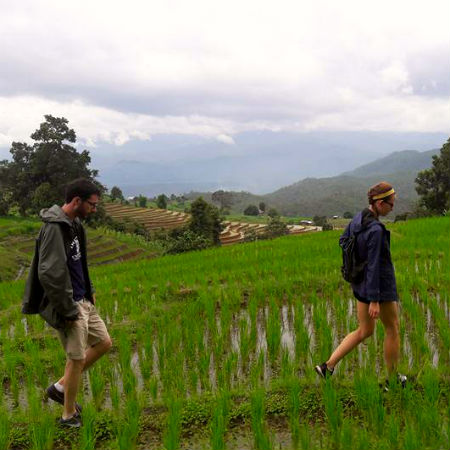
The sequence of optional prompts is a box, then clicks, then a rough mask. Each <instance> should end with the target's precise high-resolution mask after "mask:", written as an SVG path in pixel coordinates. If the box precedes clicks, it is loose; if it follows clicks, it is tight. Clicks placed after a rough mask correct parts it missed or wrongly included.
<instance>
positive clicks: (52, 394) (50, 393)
mask: <svg viewBox="0 0 450 450" xmlns="http://www.w3.org/2000/svg"><path fill="white" fill-rule="evenodd" d="M45 397H46V398H49V399H50V400H53V401H54V402H56V403H59V404H60V405H64V392H59V391H58V389H56V387H55V385H54V384H52V385H51V386H49V387H48V388H47V389H46V391H45ZM75 410H76V411H77V413H78V414H81V411H82V410H83V408H82V407H81V405H79V404H78V403H77V402H75Z"/></svg>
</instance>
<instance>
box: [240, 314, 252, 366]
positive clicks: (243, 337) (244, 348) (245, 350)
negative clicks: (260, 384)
mask: <svg viewBox="0 0 450 450" xmlns="http://www.w3.org/2000/svg"><path fill="white" fill-rule="evenodd" d="M239 336H240V353H241V361H242V370H243V372H244V373H245V372H246V371H247V369H248V365H249V362H250V361H249V359H250V334H249V330H248V323H247V319H246V318H245V317H241V319H240V321H239Z"/></svg>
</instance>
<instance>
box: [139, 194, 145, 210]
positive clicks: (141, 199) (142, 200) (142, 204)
mask: <svg viewBox="0 0 450 450" xmlns="http://www.w3.org/2000/svg"><path fill="white" fill-rule="evenodd" d="M137 202H138V205H139V207H140V208H146V207H147V197H146V196H145V195H141V194H139V197H138V198H137Z"/></svg>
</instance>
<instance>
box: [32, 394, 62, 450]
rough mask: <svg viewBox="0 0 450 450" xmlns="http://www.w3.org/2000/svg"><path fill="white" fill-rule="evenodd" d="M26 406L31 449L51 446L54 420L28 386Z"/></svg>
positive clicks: (39, 449) (49, 447) (44, 449)
mask: <svg viewBox="0 0 450 450" xmlns="http://www.w3.org/2000/svg"><path fill="white" fill-rule="evenodd" d="M27 393H28V406H29V418H30V422H31V424H30V437H31V445H32V449H33V450H47V449H52V448H53V441H54V431H55V421H54V418H53V417H52V415H51V414H49V413H48V412H47V411H46V410H45V409H43V408H42V402H41V398H40V396H39V395H38V393H37V390H36V389H35V388H34V386H33V387H32V388H29V389H28V390H27Z"/></svg>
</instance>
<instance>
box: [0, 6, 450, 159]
mask: <svg viewBox="0 0 450 450" xmlns="http://www.w3.org/2000/svg"><path fill="white" fill-rule="evenodd" d="M0 3H1V11H2V13H1V15H0V34H1V46H0V148H3V149H7V148H8V147H9V146H10V144H11V142H12V141H14V140H16V141H17V140H28V138H29V135H30V134H31V132H32V131H33V130H34V129H36V128H37V126H38V124H39V123H40V122H42V121H43V115H44V114H48V113H51V114H53V115H55V116H60V115H62V116H65V117H67V118H68V119H69V121H70V125H71V126H72V127H73V128H74V129H75V130H76V131H77V135H78V139H79V141H80V143H81V144H82V145H85V146H88V147H89V148H92V149H95V148H97V147H101V146H102V145H105V144H107V145H113V146H115V147H118V148H122V149H124V151H126V148H127V144H128V143H130V142H133V141H134V142H136V141H147V140H151V139H152V138H154V137H155V136H156V135H191V136H200V137H203V138H207V139H211V140H213V141H215V142H220V143H223V144H227V145H229V146H230V148H231V147H232V146H233V145H234V143H235V138H236V136H237V135H239V134H240V133H243V132H249V131H267V130H271V131H275V132H278V131H284V132H298V133H305V132H310V131H314V132H317V131H322V130H323V131H327V130H328V131H356V130H359V131H361V130H367V131H372V132H373V131H395V132H409V131H414V132H424V133H428V132H444V133H447V132H448V131H449V128H450V127H449V124H450V106H449V94H450V62H449V54H450V53H449V50H450V42H449V33H448V18H449V17H450V3H449V2H448V0H430V1H427V2H419V1H417V0H415V1H411V0H396V1H391V0H379V1H377V2H373V1H371V2H368V1H361V0H348V1H344V2H337V1H334V0H315V1H314V2H312V1H308V2H307V1H301V0H293V1H284V0H279V1H274V0H271V1H264V0H257V1H256V0H255V1H254V0H239V1H237V0H236V1H235V0H227V1H221V2H218V1H214V0H190V1H186V0H164V1H156V0H145V1H136V0H131V1H130V0H128V1H127V2H124V1H114V0H108V1H103V0H95V1H83V0H81V1H77V2H74V1H72V2H64V1H41V0H31V1H26V0H21V1H19V2H12V1H9V0H0ZM92 151H95V150H92Z"/></svg>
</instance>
